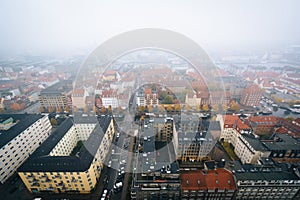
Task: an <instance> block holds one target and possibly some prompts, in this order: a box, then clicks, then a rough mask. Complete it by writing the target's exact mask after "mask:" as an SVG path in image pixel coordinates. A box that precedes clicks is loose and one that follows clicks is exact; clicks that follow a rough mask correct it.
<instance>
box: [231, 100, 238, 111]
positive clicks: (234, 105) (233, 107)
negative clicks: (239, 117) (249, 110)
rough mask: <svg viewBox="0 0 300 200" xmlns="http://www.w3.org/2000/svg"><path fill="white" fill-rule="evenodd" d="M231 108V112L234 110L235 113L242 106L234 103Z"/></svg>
mask: <svg viewBox="0 0 300 200" xmlns="http://www.w3.org/2000/svg"><path fill="white" fill-rule="evenodd" d="M230 108H231V110H234V111H238V110H240V106H239V104H238V103H236V102H234V103H232V104H231V107H230Z"/></svg>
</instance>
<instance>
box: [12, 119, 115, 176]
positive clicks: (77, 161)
mask: <svg viewBox="0 0 300 200" xmlns="http://www.w3.org/2000/svg"><path fill="white" fill-rule="evenodd" d="M87 118H91V119H87ZM92 118H94V119H92ZM81 119H82V120H83V123H86V122H91V121H92V122H95V123H96V122H97V121H98V122H99V123H97V124H96V127H95V129H94V130H93V131H92V133H91V135H90V137H89V138H88V140H87V141H85V142H84V145H83V147H82V149H81V151H80V152H79V154H78V155H77V156H76V155H74V156H50V155H49V154H50V152H51V151H52V149H53V148H54V147H55V146H56V145H57V143H58V142H59V141H60V140H61V139H62V138H63V137H64V135H65V134H66V133H67V132H68V131H69V129H70V128H71V127H72V126H73V125H74V123H75V122H74V121H76V123H82V122H80V118H76V119H75V120H74V119H73V118H68V119H66V120H65V121H64V122H63V123H62V124H61V125H60V126H59V127H58V128H57V129H56V131H55V132H54V133H53V134H52V135H51V136H49V137H48V139H47V140H46V141H45V142H44V143H43V144H42V145H41V146H40V147H39V148H38V149H37V150H36V151H35V152H34V153H33V154H32V155H31V156H30V157H29V159H28V160H27V161H26V162H25V163H24V164H23V165H22V166H21V167H20V168H19V169H18V172H79V171H85V170H87V169H88V168H89V167H90V165H91V162H92V161H93V159H94V156H95V154H96V152H97V150H98V148H99V146H100V143H101V141H102V139H103V136H104V133H105V132H106V130H107V128H108V126H109V124H110V122H111V120H112V116H110V115H105V116H100V117H97V118H96V117H82V118H81Z"/></svg>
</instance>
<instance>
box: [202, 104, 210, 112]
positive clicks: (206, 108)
mask: <svg viewBox="0 0 300 200" xmlns="http://www.w3.org/2000/svg"><path fill="white" fill-rule="evenodd" d="M202 109H203V110H204V111H205V112H207V111H209V107H208V105H207V104H204V105H203V107H202Z"/></svg>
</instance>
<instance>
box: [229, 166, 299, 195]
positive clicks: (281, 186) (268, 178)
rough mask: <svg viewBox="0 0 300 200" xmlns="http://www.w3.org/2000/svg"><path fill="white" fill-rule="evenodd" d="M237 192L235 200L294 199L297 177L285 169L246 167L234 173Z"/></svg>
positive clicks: (296, 189) (297, 187)
mask: <svg viewBox="0 0 300 200" xmlns="http://www.w3.org/2000/svg"><path fill="white" fill-rule="evenodd" d="M234 176H235V179H236V185H237V187H238V192H237V193H236V196H235V199H238V200H239V199H278V200H279V199H296V198H295V196H296V195H297V193H298V192H299V188H300V180H299V177H298V176H297V175H296V174H295V173H294V172H292V171H288V170H286V167H284V168H282V167H280V166H275V165H273V166H270V165H269V166H265V165H250V166H249V165H248V166H245V167H243V168H242V169H238V170H235V173H234Z"/></svg>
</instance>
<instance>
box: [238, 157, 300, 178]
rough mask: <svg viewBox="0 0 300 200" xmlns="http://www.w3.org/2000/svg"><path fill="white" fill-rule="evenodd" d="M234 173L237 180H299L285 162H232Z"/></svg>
mask: <svg viewBox="0 0 300 200" xmlns="http://www.w3.org/2000/svg"><path fill="white" fill-rule="evenodd" d="M234 171H235V172H234V173H235V177H236V179H237V180H241V181H245V180H254V181H258V180H266V181H271V180H299V177H298V176H297V175H296V174H295V173H294V172H293V170H292V169H289V168H288V167H287V165H286V164H285V163H281V164H274V163H272V162H268V163H267V164H266V165H255V164H243V165H242V164H241V163H240V162H239V161H236V162H234Z"/></svg>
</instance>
